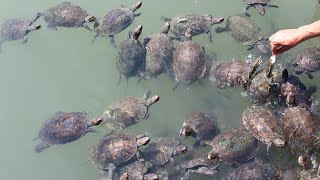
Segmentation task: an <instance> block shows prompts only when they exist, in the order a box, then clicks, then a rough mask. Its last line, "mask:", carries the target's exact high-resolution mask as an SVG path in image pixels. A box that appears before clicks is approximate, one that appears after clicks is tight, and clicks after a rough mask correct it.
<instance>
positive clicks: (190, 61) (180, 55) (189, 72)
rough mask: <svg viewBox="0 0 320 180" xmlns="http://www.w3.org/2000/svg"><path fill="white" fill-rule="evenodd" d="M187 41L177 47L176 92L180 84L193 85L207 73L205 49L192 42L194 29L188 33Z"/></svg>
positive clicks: (174, 65) (175, 65) (174, 68)
mask: <svg viewBox="0 0 320 180" xmlns="http://www.w3.org/2000/svg"><path fill="white" fill-rule="evenodd" d="M185 36H186V41H184V42H181V43H179V44H178V45H177V47H176V53H175V58H174V59H173V64H172V66H173V73H174V76H175V80H176V85H175V87H174V88H173V90H175V89H176V88H177V87H178V85H179V83H182V84H184V85H191V84H193V83H194V82H196V81H197V80H199V79H201V78H202V77H203V76H204V74H205V72H206V62H205V56H204V53H205V52H204V48H203V47H201V46H200V45H199V44H198V43H196V42H194V41H192V29H191V28H188V29H187V31H186V34H185Z"/></svg>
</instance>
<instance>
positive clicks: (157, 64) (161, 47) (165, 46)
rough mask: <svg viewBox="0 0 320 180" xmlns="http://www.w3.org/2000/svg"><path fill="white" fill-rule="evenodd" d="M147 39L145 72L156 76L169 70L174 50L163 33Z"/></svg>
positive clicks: (169, 40)
mask: <svg viewBox="0 0 320 180" xmlns="http://www.w3.org/2000/svg"><path fill="white" fill-rule="evenodd" d="M149 38H150V41H149V42H148V43H147V45H146V51H147V54H146V62H145V71H146V72H148V73H149V74H150V75H151V76H157V75H160V74H161V73H163V72H165V71H168V70H169V69H170V68H171V64H172V59H173V49H174V48H173V44H172V41H171V39H170V38H169V37H168V36H167V35H166V34H164V33H156V34H152V35H151V36H150V37H149Z"/></svg>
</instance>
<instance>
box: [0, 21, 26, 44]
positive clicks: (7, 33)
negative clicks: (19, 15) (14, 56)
mask: <svg viewBox="0 0 320 180" xmlns="http://www.w3.org/2000/svg"><path fill="white" fill-rule="evenodd" d="M31 24H32V21H31V20H29V19H9V20H6V21H5V22H3V23H2V24H1V26H0V40H1V41H12V40H18V39H22V38H23V37H24V36H25V35H26V33H27V30H28V27H29V26H30V25H31Z"/></svg>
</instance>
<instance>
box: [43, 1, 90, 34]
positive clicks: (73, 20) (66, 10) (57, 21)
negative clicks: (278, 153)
mask: <svg viewBox="0 0 320 180" xmlns="http://www.w3.org/2000/svg"><path fill="white" fill-rule="evenodd" d="M39 14H40V15H41V16H43V17H44V20H45V21H46V22H47V23H48V26H47V27H48V28H49V29H52V30H57V26H60V27H70V28H74V27H84V28H85V29H87V30H89V31H92V29H90V28H89V26H88V23H90V22H95V21H96V17H95V16H92V15H89V13H88V12H87V11H86V10H84V9H82V8H81V7H79V6H77V5H73V4H71V3H70V2H68V1H65V2H63V3H60V4H57V5H55V6H52V7H50V8H49V9H47V10H46V11H44V12H40V13H39Z"/></svg>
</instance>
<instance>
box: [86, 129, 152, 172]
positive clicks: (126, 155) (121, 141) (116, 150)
mask: <svg viewBox="0 0 320 180" xmlns="http://www.w3.org/2000/svg"><path fill="white" fill-rule="evenodd" d="M149 141H150V137H149V135H148V134H147V133H145V134H140V135H138V136H136V137H134V136H132V135H129V134H125V133H113V134H107V135H106V136H105V137H104V138H103V139H102V140H101V141H100V142H99V143H98V144H97V145H96V146H94V147H93V148H92V150H91V153H90V158H91V160H92V162H93V164H94V165H95V166H96V167H97V168H98V169H99V170H101V171H108V172H109V173H110V169H111V170H113V168H110V165H112V166H115V167H116V168H117V167H119V166H122V165H123V163H125V162H128V161H129V160H131V159H133V158H134V157H137V158H138V159H140V156H139V151H138V148H139V147H140V146H143V145H146V144H148V143H149Z"/></svg>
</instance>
